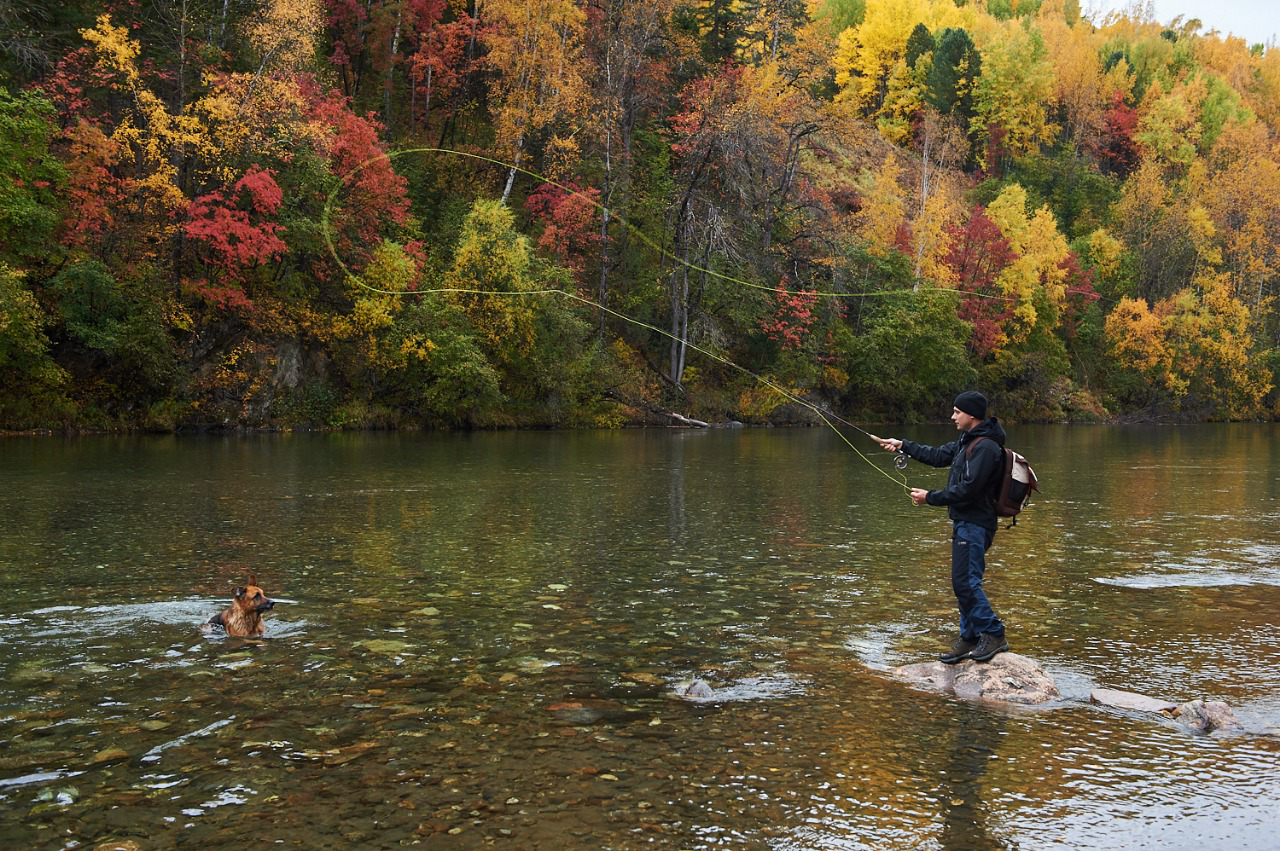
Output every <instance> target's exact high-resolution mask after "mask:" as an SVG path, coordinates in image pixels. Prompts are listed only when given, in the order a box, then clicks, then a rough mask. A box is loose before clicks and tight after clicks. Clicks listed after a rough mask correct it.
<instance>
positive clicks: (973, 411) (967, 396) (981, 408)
mask: <svg viewBox="0 0 1280 851" xmlns="http://www.w3.org/2000/svg"><path fill="white" fill-rule="evenodd" d="M955 406H956V407H957V408H959V409H960V410H962V411H964V412H965V413H966V414H968V415H969V416H971V417H977V418H978V419H980V420H985V419H986V418H987V397H986V396H983V395H982V394H981V393H979V392H978V391H977V390H966V391H964V392H963V393H961V394H960V395H959V396H957V397H956V401H955Z"/></svg>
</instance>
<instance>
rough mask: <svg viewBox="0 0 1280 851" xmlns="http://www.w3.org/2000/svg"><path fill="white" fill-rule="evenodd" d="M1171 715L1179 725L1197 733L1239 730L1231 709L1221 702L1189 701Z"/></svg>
mask: <svg viewBox="0 0 1280 851" xmlns="http://www.w3.org/2000/svg"><path fill="white" fill-rule="evenodd" d="M1173 714H1174V717H1175V718H1177V719H1178V723H1179V724H1181V725H1182V726H1184V727H1187V728H1188V729H1190V730H1193V731H1195V732H1197V733H1212V732H1213V731H1214V730H1239V729H1241V724H1240V722H1239V721H1238V720H1236V716H1235V713H1234V712H1232V711H1231V707H1230V706H1228V705H1227V704H1226V703H1224V702H1222V701H1221V700H1189V701H1187V702H1186V703H1184V704H1182V705H1181V706H1179V707H1178V708H1177V709H1175V710H1173Z"/></svg>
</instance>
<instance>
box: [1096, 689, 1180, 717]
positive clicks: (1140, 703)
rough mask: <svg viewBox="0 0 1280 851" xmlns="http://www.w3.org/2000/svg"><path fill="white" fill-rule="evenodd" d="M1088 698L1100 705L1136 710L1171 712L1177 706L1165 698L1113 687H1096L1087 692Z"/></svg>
mask: <svg viewBox="0 0 1280 851" xmlns="http://www.w3.org/2000/svg"><path fill="white" fill-rule="evenodd" d="M1089 700H1090V701H1092V702H1093V703H1098V704H1101V705H1102V706H1111V707H1114V708H1115V709H1132V710H1134V711H1136V712H1166V713H1172V712H1173V710H1174V709H1176V708H1177V706H1178V705H1177V704H1176V703H1172V702H1170V701H1167V700H1158V699H1156V698H1154V697H1147V696H1146V695H1145V694H1137V693H1135V692H1131V691H1120V690H1119V689H1113V688H1096V689H1094V690H1093V691H1092V692H1090V693H1089Z"/></svg>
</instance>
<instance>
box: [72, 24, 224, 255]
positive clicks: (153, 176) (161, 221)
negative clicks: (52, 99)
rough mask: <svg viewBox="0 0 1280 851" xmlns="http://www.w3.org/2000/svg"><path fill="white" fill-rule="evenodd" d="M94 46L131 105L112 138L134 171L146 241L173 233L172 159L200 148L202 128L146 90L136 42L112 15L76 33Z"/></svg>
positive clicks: (177, 199) (176, 200)
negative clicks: (144, 223) (186, 151)
mask: <svg viewBox="0 0 1280 851" xmlns="http://www.w3.org/2000/svg"><path fill="white" fill-rule="evenodd" d="M80 35H81V36H83V37H84V39H85V41H87V42H89V44H90V45H92V47H93V55H94V58H95V60H96V63H97V67H98V69H99V70H100V72H102V73H103V74H104V75H105V76H107V77H108V78H111V79H114V80H117V81H118V85H119V87H120V88H121V89H122V90H123V91H124V92H125V93H127V96H128V98H129V99H130V101H131V103H130V105H129V107H128V108H127V109H125V110H124V111H123V114H122V115H121V116H120V118H119V120H118V121H117V123H116V125H115V128H114V129H113V130H112V132H111V136H110V139H111V142H112V143H113V144H114V146H115V148H116V150H117V152H121V153H120V156H121V158H122V159H123V158H124V157H125V156H126V155H125V154H123V152H125V151H127V152H128V156H129V158H131V159H132V162H127V161H126V162H120V161H118V162H120V165H121V166H123V168H124V170H126V171H127V172H130V173H132V174H133V175H134V181H133V190H134V192H133V200H134V203H135V206H136V212H137V214H138V215H139V217H140V218H142V219H144V220H145V221H146V222H147V226H148V227H149V228H150V229H151V231H152V234H151V240H150V244H152V245H155V244H158V243H159V242H160V241H161V240H162V239H164V238H167V237H169V236H171V235H172V234H173V233H174V232H175V230H176V228H177V226H178V223H177V220H176V219H175V218H174V217H173V213H174V212H176V211H177V210H179V209H180V208H181V207H182V205H183V204H184V203H185V198H184V197H183V194H182V192H181V190H180V189H179V188H178V169H177V166H176V165H175V163H176V162H177V161H178V160H179V158H180V156H181V155H182V153H183V152H184V151H185V150H187V149H188V148H194V147H198V146H199V145H200V141H201V126H200V123H199V121H198V120H197V119H196V118H195V117H194V116H191V115H172V114H170V112H169V110H168V108H167V107H166V106H165V103H164V101H163V100H162V99H161V98H160V97H159V96H158V95H157V94H156V93H155V92H153V91H151V90H150V89H149V88H147V86H146V84H145V82H144V81H143V79H142V73H141V72H140V70H139V68H138V56H139V46H138V43H137V42H136V41H134V40H133V39H131V38H129V33H128V31H127V30H126V29H125V28H124V27H117V26H115V25H114V24H112V23H111V16H110V15H107V14H103V15H101V16H99V17H98V19H97V22H96V24H95V25H94V26H93V27H90V28H88V29H84V30H81V31H80Z"/></svg>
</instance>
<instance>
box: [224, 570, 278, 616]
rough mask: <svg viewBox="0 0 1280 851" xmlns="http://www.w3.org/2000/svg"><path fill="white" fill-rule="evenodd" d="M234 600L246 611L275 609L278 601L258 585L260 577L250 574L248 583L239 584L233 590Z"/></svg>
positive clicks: (260, 611) (259, 611)
mask: <svg viewBox="0 0 1280 851" xmlns="http://www.w3.org/2000/svg"><path fill="white" fill-rule="evenodd" d="M232 602H233V603H235V605H236V606H237V607H239V608H240V609H243V610H244V611H246V612H258V613H262V612H266V611H270V610H271V609H274V608H275V606H276V601H275V600H272V599H271V598H269V597H268V596H267V594H266V592H265V591H263V590H262V589H261V588H259V587H258V577H256V576H253V575H252V574H250V576H249V584H248V585H237V586H236V589H235V590H234V591H233V592H232Z"/></svg>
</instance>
